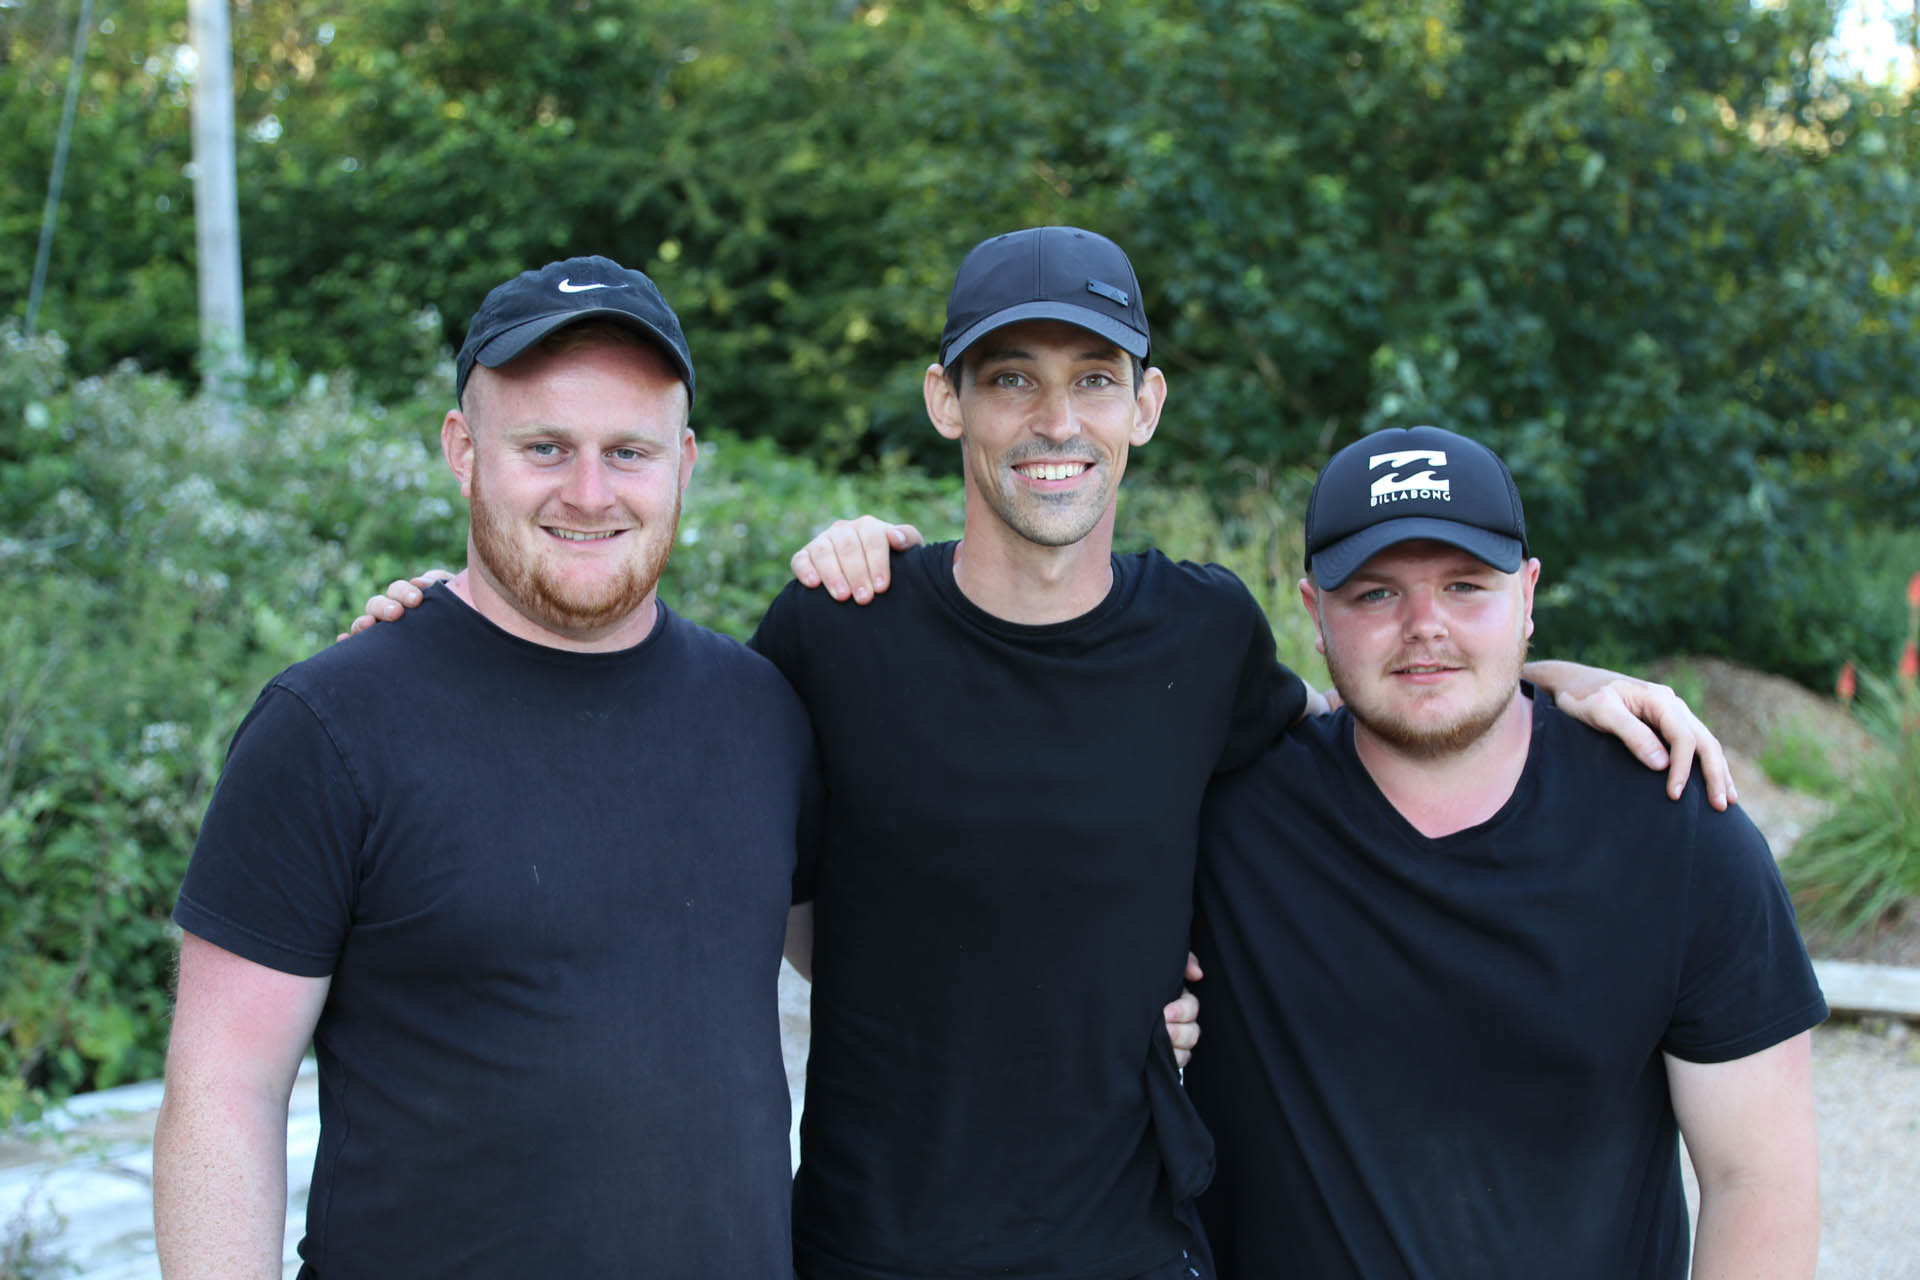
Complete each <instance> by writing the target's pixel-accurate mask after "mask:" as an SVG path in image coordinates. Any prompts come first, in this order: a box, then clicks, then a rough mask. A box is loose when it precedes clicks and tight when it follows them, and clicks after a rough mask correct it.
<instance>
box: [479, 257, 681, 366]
mask: <svg viewBox="0 0 1920 1280" xmlns="http://www.w3.org/2000/svg"><path fill="white" fill-rule="evenodd" d="M592 319H605V320H613V321H617V322H619V323H621V324H625V325H627V326H629V327H630V328H633V329H636V330H638V331H639V332H640V334H641V335H642V336H643V337H645V338H647V339H648V340H649V341H651V342H652V343H654V345H656V346H658V347H659V348H660V349H661V350H662V351H663V352H665V353H666V356H667V359H668V360H670V361H672V362H673V367H674V370H675V371H676V372H677V373H679V375H680V380H681V381H682V382H684V383H686V384H687V399H688V400H689V401H691V400H692V399H693V355H692V353H691V352H689V351H688V350H687V338H686V335H685V334H683V333H681V332H680V320H679V317H677V316H675V315H674V314H673V308H672V307H670V306H668V305H667V300H666V299H665V298H663V297H661V296H660V290H659V287H658V286H656V285H655V284H654V283H653V281H651V280H649V279H648V278H647V277H646V276H645V275H644V274H642V273H641V272H638V271H634V270H632V269H630V268H628V267H623V266H621V265H620V264H619V263H617V262H615V261H613V259H611V258H602V257H598V256H595V257H590V258H568V259H566V260H565V261H562V262H549V263H548V264H547V265H546V266H544V267H541V268H539V269H538V270H536V271H522V272H521V273H520V274H519V275H517V276H515V277H514V278H513V279H511V280H509V281H507V282H506V283H505V284H503V285H497V286H495V288H494V289H493V291H492V292H491V293H489V294H488V295H487V296H486V300H485V301H483V302H482V303H481V304H480V309H479V310H478V311H476V312H474V313H473V320H472V322H471V323H469V324H468V325H467V340H466V341H465V342H463V343H461V344H460V355H459V357H458V358H457V359H456V360H455V361H454V373H453V396H454V399H455V400H456V401H458V400H460V399H461V398H462V397H463V396H465V395H466V391H467V376H468V375H469V374H471V373H472V372H473V366H474V365H475V364H483V365H485V366H487V368H489V369H497V368H499V367H500V366H501V365H503V364H506V363H507V362H508V361H509V360H512V359H513V358H514V357H515V356H517V355H519V354H520V353H521V352H523V351H525V350H526V349H527V348H528V347H530V346H532V345H533V344H534V343H536V342H538V341H540V339H542V338H544V337H546V336H547V335H548V334H550V333H552V332H553V331H554V330H555V329H558V328H560V327H561V326H562V325H569V324H575V323H577V322H579V321H581V320H592Z"/></svg>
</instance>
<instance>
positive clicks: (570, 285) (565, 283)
mask: <svg viewBox="0 0 1920 1280" xmlns="http://www.w3.org/2000/svg"><path fill="white" fill-rule="evenodd" d="M626 287H627V286H625V285H623V284H575V283H574V282H573V281H571V280H562V281H561V282H560V292H562V293H585V292H586V291H587V290H589V289H624V288H626Z"/></svg>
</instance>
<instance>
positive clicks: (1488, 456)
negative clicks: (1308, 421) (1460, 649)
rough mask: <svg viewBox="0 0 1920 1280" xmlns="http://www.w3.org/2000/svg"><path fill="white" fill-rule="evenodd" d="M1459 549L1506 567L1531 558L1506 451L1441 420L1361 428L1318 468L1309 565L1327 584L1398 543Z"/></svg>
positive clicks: (1316, 578) (1330, 585)
mask: <svg viewBox="0 0 1920 1280" xmlns="http://www.w3.org/2000/svg"><path fill="white" fill-rule="evenodd" d="M1417 539H1429V540H1431V541H1434V542H1444V543H1446V544H1447V545H1449V546H1454V547H1458V548H1460V549H1461V550H1462V551H1464V552H1466V553H1467V554H1468V555H1471V556H1474V557H1476V558H1477V559H1480V560H1484V561H1486V562H1487V563H1488V564H1490V565H1492V566H1493V567H1494V568H1496V569H1498V570H1500V572H1502V573H1512V572H1514V571H1515V570H1516V569H1518V568H1519V567H1520V563H1521V561H1523V560H1525V559H1526V558H1527V519H1526V514H1525V513H1524V512H1523V511H1522V510H1521V509H1520V490H1519V489H1518V488H1517V487H1516V486H1515V485H1514V483H1513V474H1512V473H1511V472H1509V471H1508V470H1507V464H1506V463H1504V462H1502V461H1500V455H1499V454H1497V453H1495V452H1494V451H1493V450H1491V449H1489V448H1487V446H1485V445H1483V444H1481V443H1479V442H1478V441H1474V440H1469V439H1467V438H1466V437H1465V436H1463V435H1456V434H1455V433H1453V432H1451V431H1446V430H1443V429H1441V428H1440V427H1390V428H1388V429H1387V430H1385V431H1376V432H1374V433H1373V434H1372V435H1370V436H1363V437H1361V438H1360V439H1358V440H1356V441H1354V442H1353V443H1352V444H1350V445H1348V446H1347V447H1346V448H1344V449H1342V450H1341V451H1340V452H1338V453H1336V454H1334V455H1333V460H1332V461H1330V462H1328V463H1327V465H1326V466H1325V467H1324V468H1323V469H1322V470H1321V472H1320V477H1319V479H1317V480H1315V481H1314V482H1313V493H1312V495H1311V496H1310V497H1308V499H1307V572H1308V573H1310V574H1312V575H1313V580H1314V581H1315V582H1317V583H1319V584H1320V585H1321V586H1322V587H1326V588H1329V589H1331V588H1333V587H1337V586H1339V585H1340V584H1341V583H1343V582H1345V581H1346V580H1347V579H1348V578H1351V577H1352V576H1353V575H1354V573H1355V571H1357V570H1358V569H1359V568H1360V566H1361V565H1363V564H1365V563H1366V562H1367V561H1368V560H1371V559H1372V558H1373V557H1374V556H1375V555H1377V554H1379V553H1380V552H1382V551H1384V550H1386V549H1387V548H1388V547H1391V546H1393V545H1395V544H1396V543H1401V542H1412V541H1415V540H1417Z"/></svg>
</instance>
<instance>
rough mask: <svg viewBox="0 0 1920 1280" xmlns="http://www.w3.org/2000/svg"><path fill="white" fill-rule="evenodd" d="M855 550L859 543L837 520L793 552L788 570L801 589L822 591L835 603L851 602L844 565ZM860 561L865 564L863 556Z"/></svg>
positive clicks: (847, 526)
mask: <svg viewBox="0 0 1920 1280" xmlns="http://www.w3.org/2000/svg"><path fill="white" fill-rule="evenodd" d="M858 546H859V539H858V537H857V536H855V535H854V534H853V532H852V528H851V526H850V525H849V524H848V522H847V521H845V520H836V521H834V522H833V523H832V524H830V525H828V526H827V527H826V528H825V529H822V530H821V531H820V532H819V533H816V534H814V535H813V541H811V542H809V543H807V545H806V546H804V547H802V548H800V549H799V550H798V551H796V552H794V553H793V559H792V560H791V561H789V562H788V568H790V569H792V570H793V576H794V577H795V578H796V579H797V580H798V581H799V582H800V584H801V585H802V586H804V587H808V588H812V587H824V588H825V589H826V592H827V594H828V595H830V596H832V597H833V598H834V599H835V600H851V599H852V598H853V583H852V582H850V581H848V578H847V562H848V561H849V560H851V559H852V558H853V556H854V555H855V554H856V551H857V548H858ZM843 553H844V554H843ZM862 561H863V563H864V556H862Z"/></svg>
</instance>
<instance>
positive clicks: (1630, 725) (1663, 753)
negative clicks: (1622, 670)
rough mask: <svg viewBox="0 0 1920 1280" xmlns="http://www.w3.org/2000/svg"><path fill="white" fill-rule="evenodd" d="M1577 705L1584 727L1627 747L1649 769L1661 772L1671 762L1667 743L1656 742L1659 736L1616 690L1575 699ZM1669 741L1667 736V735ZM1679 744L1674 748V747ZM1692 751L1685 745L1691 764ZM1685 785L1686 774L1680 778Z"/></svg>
mask: <svg viewBox="0 0 1920 1280" xmlns="http://www.w3.org/2000/svg"><path fill="white" fill-rule="evenodd" d="M1575 701H1576V702H1579V703H1580V704H1581V707H1582V710H1583V712H1584V714H1585V719H1586V721H1587V723H1588V724H1590V725H1592V726H1593V727H1594V728H1596V729H1598V730H1600V731H1601V732H1602V733H1610V734H1612V735H1613V736H1614V737H1616V738H1618V739H1620V741H1622V742H1624V743H1626V744H1627V750H1629V751H1631V752H1633V754H1634V757H1635V758H1636V759H1638V760H1639V761H1640V763H1641V764H1644V765H1646V766H1647V768H1649V769H1664V768H1666V767H1667V766H1668V764H1669V763H1670V762H1671V758H1670V756H1669V754H1668V751H1667V743H1665V742H1662V741H1661V740H1660V734H1658V733H1655V732H1654V731H1653V728H1652V726H1650V725H1649V724H1647V722H1646V721H1645V720H1642V719H1641V718H1640V717H1639V715H1637V714H1635V712H1634V709H1633V708H1632V707H1631V706H1629V705H1628V704H1627V702H1626V700H1625V699H1624V698H1623V696H1622V695H1621V693H1620V691H1619V690H1618V689H1616V688H1611V687H1609V688H1607V689H1604V690H1602V691H1600V692H1599V693H1594V694H1589V695H1587V696H1586V697H1584V698H1577V699H1575ZM1669 738H1671V735H1669ZM1678 745H1679V744H1675V746H1676V747H1677V746H1678ZM1692 755H1693V748H1692V744H1691V742H1689V743H1688V744H1687V756H1688V759H1689V760H1691V759H1692ZM1680 777H1681V780H1682V781H1685V779H1686V774H1685V772H1684V771H1683V772H1682V773H1681V775H1680Z"/></svg>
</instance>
